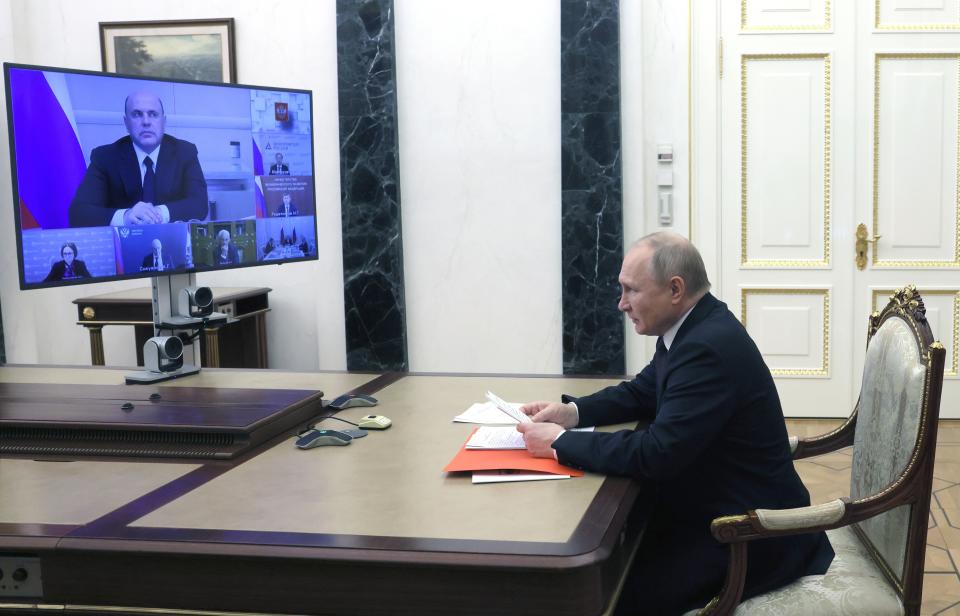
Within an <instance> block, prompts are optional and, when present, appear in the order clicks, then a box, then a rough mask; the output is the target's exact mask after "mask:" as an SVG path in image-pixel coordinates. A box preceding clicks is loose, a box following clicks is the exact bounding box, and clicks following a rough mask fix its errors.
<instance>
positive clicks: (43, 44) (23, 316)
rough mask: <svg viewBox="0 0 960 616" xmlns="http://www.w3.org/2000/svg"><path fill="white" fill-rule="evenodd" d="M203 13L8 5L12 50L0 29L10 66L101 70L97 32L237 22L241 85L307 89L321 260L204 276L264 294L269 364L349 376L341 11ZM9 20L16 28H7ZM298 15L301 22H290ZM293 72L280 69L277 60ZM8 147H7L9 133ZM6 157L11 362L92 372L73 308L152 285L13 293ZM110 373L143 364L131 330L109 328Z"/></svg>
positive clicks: (230, 6) (203, 7)
mask: <svg viewBox="0 0 960 616" xmlns="http://www.w3.org/2000/svg"><path fill="white" fill-rule="evenodd" d="M278 6H279V5H277V4H276V3H271V2H257V3H253V2H243V3H240V2H231V1H229V0H208V1H205V2H203V3H198V2H192V1H187V0H168V1H167V2H165V3H140V4H137V3H131V2H128V1H126V0H85V1H84V2H72V1H69V0H3V1H2V2H0V23H2V24H10V26H9V28H10V29H11V30H12V32H13V40H12V43H11V42H8V41H9V39H8V38H7V39H5V38H4V35H3V33H4V32H7V29H6V28H5V27H0V53H2V58H3V60H4V61H13V62H21V63H26V64H41V65H48V66H62V67H67V68H75V69H86V70H99V69H100V44H99V29H98V22H101V21H133V20H154V19H174V18H177V19H190V18H209V17H227V16H232V17H234V18H235V20H236V32H235V34H236V50H237V67H238V73H237V77H238V81H239V82H240V83H250V84H259V85H271V86H281V87H291V88H306V89H310V90H313V93H314V99H313V100H314V109H313V113H314V147H315V155H316V161H315V173H316V176H315V180H316V187H317V200H318V207H317V225H318V235H317V238H318V242H317V244H318V249H319V257H320V259H319V261H318V262H315V263H297V264H291V265H285V266H264V267H256V268H251V269H243V270H234V271H228V272H218V273H215V274H200V275H198V277H197V278H198V281H199V282H200V283H201V284H206V285H210V286H267V287H271V288H273V289H274V291H273V292H272V293H271V294H270V304H271V307H272V308H273V311H272V312H271V313H269V314H268V317H267V328H268V332H269V348H270V365H271V367H276V368H294V369H317V368H321V369H343V368H345V367H346V355H345V342H344V326H343V274H342V269H343V268H342V264H341V244H340V205H339V204H340V192H339V191H340V180H339V162H338V160H339V158H338V150H339V140H338V123H337V68H336V67H337V65H336V7H335V3H334V0H320V1H312V0H311V1H307V0H287V1H286V2H284V3H283V5H282V7H283V10H278ZM8 16H9V18H8ZM291 16H297V17H298V18H297V19H291ZM278 56H280V57H284V58H287V59H288V61H286V62H282V63H279V62H277V60H276V58H277V57H278ZM0 131H2V134H0V142H2V143H4V144H5V143H7V135H6V122H0ZM8 156H9V152H8V151H7V148H6V147H2V148H0V229H3V230H4V231H3V233H5V234H6V237H4V238H3V239H2V241H0V262H2V263H5V264H7V266H6V267H3V268H0V304H2V308H3V318H4V334H5V336H6V351H7V360H8V361H9V362H10V363H34V362H36V363H57V364H86V363H89V361H90V351H89V343H88V337H87V333H86V330H85V329H83V328H82V327H80V326H78V325H76V324H75V323H76V307H75V306H74V305H73V304H72V303H71V300H73V299H74V298H76V297H81V296H84V295H93V294H97V293H106V292H109V291H113V290H117V289H125V288H134V287H141V286H145V283H146V281H144V280H138V281H123V282H113V283H100V284H94V285H86V286H82V287H72V288H60V289H43V290H38V291H29V292H21V291H20V290H19V287H18V282H17V270H16V262H17V258H16V252H15V251H16V243H15V242H14V240H13V228H14V221H13V208H12V207H11V206H10V199H11V188H10V176H9V169H10V166H9V159H8ZM104 346H105V354H106V359H107V363H108V364H111V365H132V364H133V363H134V362H135V352H134V345H133V329H132V328H130V327H112V328H111V327H108V328H105V329H104Z"/></svg>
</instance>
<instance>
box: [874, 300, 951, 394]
mask: <svg viewBox="0 0 960 616" xmlns="http://www.w3.org/2000/svg"><path fill="white" fill-rule="evenodd" d="M917 290H918V291H919V292H920V296H921V297H923V298H924V303H925V304H926V306H927V310H928V311H929V310H930V302H929V300H928V298H930V297H947V298H952V300H953V314H952V315H951V317H952V318H951V319H950V321H951V323H952V325H953V326H952V328H951V329H953V337H952V338H951V340H952V342H953V345H952V346H951V348H950V355H951V358H950V361H949V363H948V364H947V366H946V368H945V370H944V373H943V374H944V376H957V375H958V374H960V370H958V369H960V355H958V353H960V289H924V288H921V287H920V286H919V285H918V286H917ZM895 291H896V289H895V288H893V287H889V288H887V287H884V288H877V289H873V294H872V296H871V298H870V300H871V301H870V310H872V311H873V310H879V309H880V308H882V306H880V307H878V306H877V302H878V301H880V300H883V305H886V303H887V300H888V299H889V298H890V296H891V295H893V293H894V292H895ZM934 336H935V337H936V338H938V339H940V340H942V339H943V336H942V335H940V333H939V332H936V333H934Z"/></svg>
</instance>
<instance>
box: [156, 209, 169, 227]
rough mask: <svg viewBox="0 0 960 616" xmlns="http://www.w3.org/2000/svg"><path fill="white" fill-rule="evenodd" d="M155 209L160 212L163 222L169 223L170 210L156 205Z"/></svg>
mask: <svg viewBox="0 0 960 616" xmlns="http://www.w3.org/2000/svg"><path fill="white" fill-rule="evenodd" d="M156 208H157V209H158V210H160V215H161V216H163V222H165V223H167V222H170V210H168V209H167V206H165V205H158V206H156Z"/></svg>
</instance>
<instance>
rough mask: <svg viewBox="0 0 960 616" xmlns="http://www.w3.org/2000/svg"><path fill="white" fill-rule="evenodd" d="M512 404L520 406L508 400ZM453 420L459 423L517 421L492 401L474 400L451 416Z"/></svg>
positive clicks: (497, 423) (492, 423)
mask: <svg viewBox="0 0 960 616" xmlns="http://www.w3.org/2000/svg"><path fill="white" fill-rule="evenodd" d="M509 404H512V405H513V406H520V403H518V402H510V403H509ZM453 421H458V422H461V423H474V424H486V425H495V426H496V425H501V426H502V425H504V424H511V425H516V424H517V423H518V422H517V420H516V419H514V418H513V417H509V416H508V415H507V414H506V413H504V412H503V411H501V410H500V409H498V408H497V407H496V405H495V404H494V403H493V402H476V403H474V404H471V405H470V408H468V409H467V410H465V411H464V412H462V413H460V414H459V415H457V416H456V417H454V418H453Z"/></svg>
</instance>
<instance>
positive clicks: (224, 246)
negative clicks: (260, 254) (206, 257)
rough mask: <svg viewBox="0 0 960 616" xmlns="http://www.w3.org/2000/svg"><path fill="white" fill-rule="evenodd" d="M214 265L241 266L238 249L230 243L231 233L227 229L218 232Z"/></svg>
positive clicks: (214, 251)
mask: <svg viewBox="0 0 960 616" xmlns="http://www.w3.org/2000/svg"><path fill="white" fill-rule="evenodd" d="M213 264H214V265H239V264H240V253H239V252H237V247H236V246H234V245H233V244H231V243H230V232H229V231H227V230H226V229H220V230H219V231H217V246H216V248H214V249H213Z"/></svg>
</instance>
